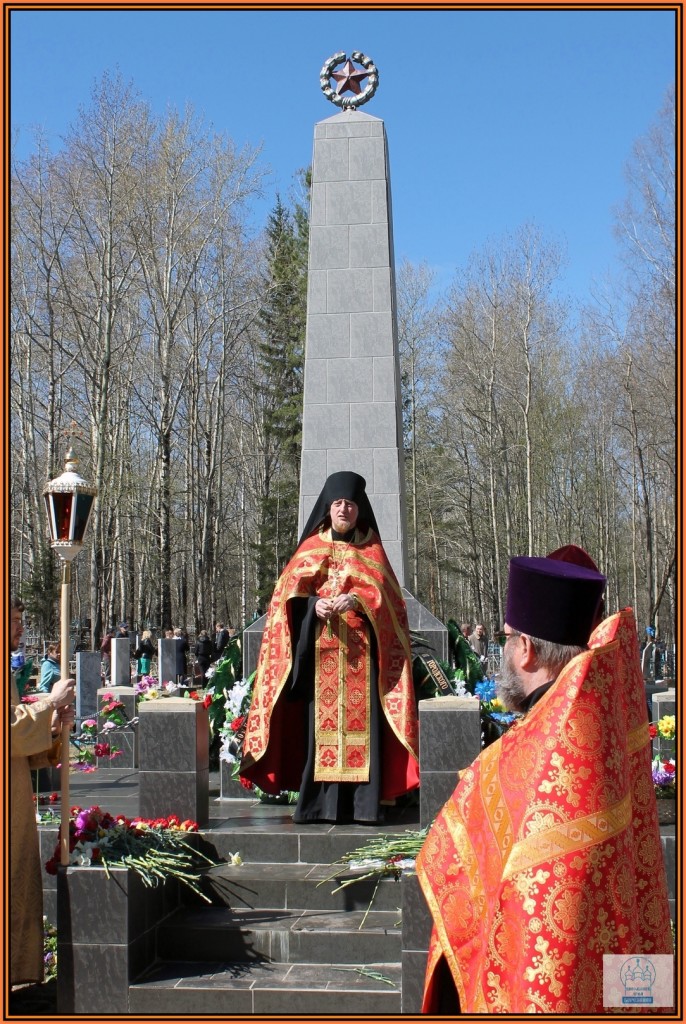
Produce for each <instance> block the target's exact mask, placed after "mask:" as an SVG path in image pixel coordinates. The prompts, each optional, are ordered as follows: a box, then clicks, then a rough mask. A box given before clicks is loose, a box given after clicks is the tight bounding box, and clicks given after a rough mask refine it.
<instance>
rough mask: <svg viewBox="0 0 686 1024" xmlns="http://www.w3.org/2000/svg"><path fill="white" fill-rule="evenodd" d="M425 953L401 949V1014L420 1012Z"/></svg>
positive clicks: (416, 1013)
mask: <svg viewBox="0 0 686 1024" xmlns="http://www.w3.org/2000/svg"><path fill="white" fill-rule="evenodd" d="M427 955H428V954H427V953H417V952H411V951H408V950H403V955H402V992H401V995H400V1007H401V1013H402V1014H408V1013H409V1014H414V1015H416V1016H417V1017H419V1015H420V1014H421V1010H422V1000H423V998H424V977H425V975H426V961H427Z"/></svg>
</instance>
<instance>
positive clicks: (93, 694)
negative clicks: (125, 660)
mask: <svg viewBox="0 0 686 1024" xmlns="http://www.w3.org/2000/svg"><path fill="white" fill-rule="evenodd" d="M101 686H102V676H101V674H100V652H99V651H78V652H77V655H76V719H77V721H78V722H83V720H84V719H86V718H97V716H98V690H99V689H100V687H101Z"/></svg>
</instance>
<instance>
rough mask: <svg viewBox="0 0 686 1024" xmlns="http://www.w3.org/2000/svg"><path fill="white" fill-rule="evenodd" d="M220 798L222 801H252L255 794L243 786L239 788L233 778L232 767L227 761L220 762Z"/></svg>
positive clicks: (237, 782)
mask: <svg viewBox="0 0 686 1024" xmlns="http://www.w3.org/2000/svg"><path fill="white" fill-rule="evenodd" d="M219 768H220V784H221V789H220V796H221V799H222V800H254V799H255V794H254V793H253V792H252V790H250V789H246V788H245V786H241V784H240V782H239V781H238V779H234V777H233V765H232V764H229V763H228V761H220V762H219Z"/></svg>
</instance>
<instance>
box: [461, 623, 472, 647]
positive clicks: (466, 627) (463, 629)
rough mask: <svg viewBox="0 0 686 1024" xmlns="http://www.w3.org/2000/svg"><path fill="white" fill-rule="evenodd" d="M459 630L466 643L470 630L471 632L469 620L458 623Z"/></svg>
mask: <svg viewBox="0 0 686 1024" xmlns="http://www.w3.org/2000/svg"><path fill="white" fill-rule="evenodd" d="M460 632H461V633H462V636H463V637H464V638H465V640H466V641H467V643H469V637H470V636H471V632H472V624H471V622H462V623H460Z"/></svg>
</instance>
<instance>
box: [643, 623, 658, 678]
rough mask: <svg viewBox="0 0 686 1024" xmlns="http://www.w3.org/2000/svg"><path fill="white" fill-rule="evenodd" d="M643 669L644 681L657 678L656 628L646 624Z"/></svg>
mask: <svg viewBox="0 0 686 1024" xmlns="http://www.w3.org/2000/svg"><path fill="white" fill-rule="evenodd" d="M641 671H642V672H643V680H644V682H646V683H650V682H652V681H653V679H654V678H655V630H654V629H653V627H652V626H646V642H645V644H644V646H643V652H642V654H641Z"/></svg>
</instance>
